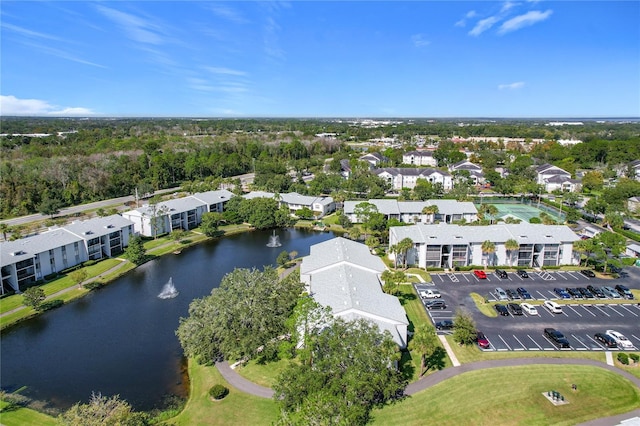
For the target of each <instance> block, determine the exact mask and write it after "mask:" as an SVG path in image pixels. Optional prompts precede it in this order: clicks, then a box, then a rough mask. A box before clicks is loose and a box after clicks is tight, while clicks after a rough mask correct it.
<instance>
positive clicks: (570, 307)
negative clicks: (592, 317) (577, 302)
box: [565, 305, 582, 318]
mask: <svg viewBox="0 0 640 426" xmlns="http://www.w3.org/2000/svg"><path fill="white" fill-rule="evenodd" d="M565 306H566V307H567V308H569V309H571V310H572V311H573V312H575V313H576V314H577V315H578V316H579V317H580V318H582V315H580V312H578V311H576V310H575V308H574V307H573V305H565Z"/></svg>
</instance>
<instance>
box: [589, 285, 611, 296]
mask: <svg viewBox="0 0 640 426" xmlns="http://www.w3.org/2000/svg"><path fill="white" fill-rule="evenodd" d="M587 290H589V291H590V292H591V293H592V294H593V295H594V296H596V297H597V298H598V299H605V298H606V297H607V296H605V295H604V293H603V292H602V290H601V289H600V287H596V286H593V285H588V286H587Z"/></svg>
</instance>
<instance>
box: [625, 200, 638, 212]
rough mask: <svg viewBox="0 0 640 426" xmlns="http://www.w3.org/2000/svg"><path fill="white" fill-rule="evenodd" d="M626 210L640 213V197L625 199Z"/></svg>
mask: <svg viewBox="0 0 640 426" xmlns="http://www.w3.org/2000/svg"><path fill="white" fill-rule="evenodd" d="M627 208H628V209H629V211H631V212H634V213H637V212H640V197H630V198H628V199H627Z"/></svg>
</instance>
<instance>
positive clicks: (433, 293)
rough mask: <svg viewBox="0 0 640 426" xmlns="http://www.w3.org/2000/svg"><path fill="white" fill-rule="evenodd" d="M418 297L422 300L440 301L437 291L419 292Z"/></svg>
mask: <svg viewBox="0 0 640 426" xmlns="http://www.w3.org/2000/svg"><path fill="white" fill-rule="evenodd" d="M420 297H421V298H423V299H440V298H441V297H442V295H441V294H440V292H439V291H438V290H431V289H429V290H420Z"/></svg>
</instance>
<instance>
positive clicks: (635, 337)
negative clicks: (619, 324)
mask: <svg viewBox="0 0 640 426" xmlns="http://www.w3.org/2000/svg"><path fill="white" fill-rule="evenodd" d="M631 337H633V338H634V339H636V340H637V341H638V342H640V337H638V336H636V335H635V334H632V335H631ZM634 346H635V347H636V348H637V347H638V345H634Z"/></svg>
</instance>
